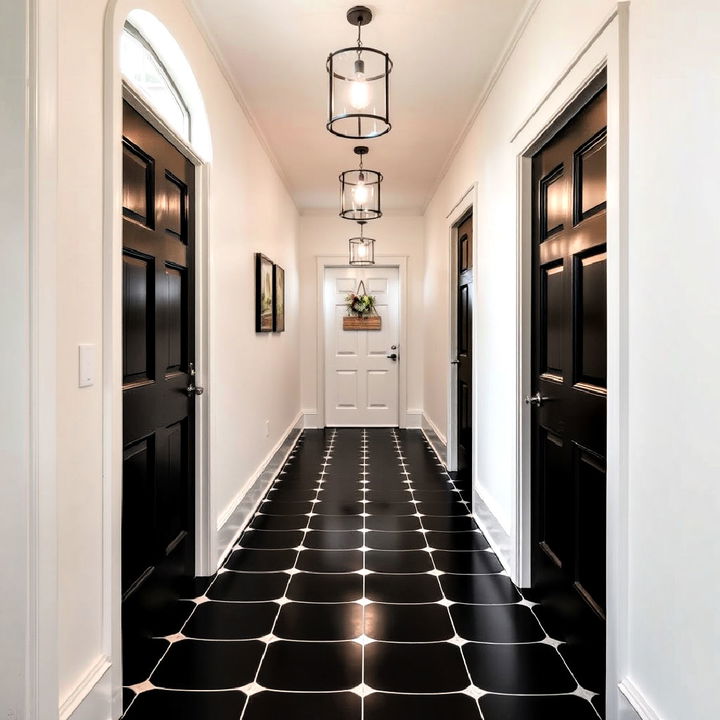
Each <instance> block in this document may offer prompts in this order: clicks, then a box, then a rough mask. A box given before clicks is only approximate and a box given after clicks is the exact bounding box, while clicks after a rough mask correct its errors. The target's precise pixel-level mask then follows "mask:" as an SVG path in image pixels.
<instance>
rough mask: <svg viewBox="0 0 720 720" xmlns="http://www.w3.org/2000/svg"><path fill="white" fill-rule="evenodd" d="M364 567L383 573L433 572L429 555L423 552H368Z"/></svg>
mask: <svg viewBox="0 0 720 720" xmlns="http://www.w3.org/2000/svg"><path fill="white" fill-rule="evenodd" d="M365 567H366V568H367V569H368V570H372V571H373V572H380V573H382V572H384V573H394V574H396V575H397V574H400V573H425V572H429V571H430V570H433V563H432V560H431V558H430V553H428V552H425V551H424V550H407V551H404V552H386V551H383V550H368V551H367V552H366V553H365Z"/></svg>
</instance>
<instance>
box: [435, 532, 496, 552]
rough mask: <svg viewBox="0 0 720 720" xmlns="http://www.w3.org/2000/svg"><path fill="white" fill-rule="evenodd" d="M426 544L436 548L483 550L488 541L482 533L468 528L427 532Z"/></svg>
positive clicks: (486, 546)
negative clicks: (466, 529) (455, 530)
mask: <svg viewBox="0 0 720 720" xmlns="http://www.w3.org/2000/svg"><path fill="white" fill-rule="evenodd" d="M427 541H428V545H430V547H432V548H437V549H438V550H485V549H486V548H488V547H489V545H488V541H487V540H486V539H485V538H484V537H483V535H482V533H479V532H475V531H473V530H468V531H467V532H434V531H433V532H429V533H428V534H427Z"/></svg>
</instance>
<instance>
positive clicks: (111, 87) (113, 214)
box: [102, 0, 215, 717]
mask: <svg viewBox="0 0 720 720" xmlns="http://www.w3.org/2000/svg"><path fill="white" fill-rule="evenodd" d="M133 7H135V6H134V5H133V4H132V3H131V2H130V0H115V1H114V2H111V4H110V6H109V8H108V13H107V15H106V26H105V70H104V72H105V75H104V85H105V98H104V104H105V118H106V122H105V127H104V213H103V214H104V228H103V266H104V271H103V352H102V358H103V513H104V522H103V545H104V548H103V597H104V600H103V604H104V606H103V651H104V653H105V654H106V656H107V661H108V665H109V667H110V670H111V686H112V712H113V717H119V716H120V714H121V712H122V619H121V593H122V591H121V587H122V585H121V568H122V558H121V547H122V544H121V531H122V448H123V418H122V405H123V401H122V234H123V228H122V157H123V156H122V133H123V110H122V102H123V99H126V100H128V102H130V104H131V105H132V106H133V107H134V108H135V109H136V110H137V111H138V112H139V113H140V114H141V115H142V116H143V117H144V118H145V119H146V120H147V121H148V122H149V123H150V124H151V125H152V126H153V127H154V128H155V129H156V130H158V132H160V133H161V134H162V135H163V136H164V137H165V138H167V140H168V141H169V142H170V143H172V144H173V145H174V146H175V147H177V148H178V149H179V150H180V152H182V153H183V154H184V155H185V156H186V157H188V159H190V161H191V162H192V163H193V164H194V165H195V171H196V175H195V225H196V231H195V357H196V359H197V365H198V368H197V371H198V377H197V381H196V382H197V383H198V384H199V385H202V386H204V387H205V388H206V392H205V394H203V395H202V396H199V397H198V398H196V400H195V402H196V406H195V412H196V415H195V572H196V573H197V574H198V575H209V574H211V573H212V572H214V570H215V563H214V562H213V553H214V548H213V544H214V542H215V535H214V532H213V531H214V527H213V523H212V522H211V521H210V486H209V473H208V468H209V443H208V438H209V431H208V430H209V403H210V395H211V379H210V377H209V367H210V365H209V363H210V356H209V323H208V313H209V293H208V273H209V264H208V231H209V228H208V189H209V184H210V166H209V164H208V163H206V162H205V161H203V160H202V159H201V158H200V156H199V155H198V154H197V153H196V152H195V151H194V150H193V148H192V146H190V145H188V143H187V142H185V141H184V140H183V139H182V138H180V137H179V136H178V135H177V134H176V133H175V132H174V131H173V130H172V129H171V128H170V127H169V126H168V125H167V124H166V123H165V122H163V120H162V119H161V118H159V117H158V116H157V114H156V113H155V112H154V111H153V109H152V108H151V107H150V106H149V105H148V104H147V103H146V102H145V101H144V99H143V98H142V97H141V96H140V95H139V94H138V93H137V92H135V91H134V90H133V89H132V87H130V86H129V85H128V84H127V83H126V82H125V81H124V80H123V77H122V74H121V71H120V38H121V34H122V31H123V26H124V23H125V19H126V17H127V15H128V13H129V11H130V10H132V9H133Z"/></svg>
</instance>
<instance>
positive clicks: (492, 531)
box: [472, 489, 518, 583]
mask: <svg viewBox="0 0 720 720" xmlns="http://www.w3.org/2000/svg"><path fill="white" fill-rule="evenodd" d="M472 514H473V517H474V518H475V522H476V523H477V524H478V526H479V527H480V529H481V530H482V531H483V534H484V535H485V539H486V540H487V541H488V543H489V544H490V547H491V548H492V549H493V552H494V553H495V554H496V555H497V556H498V560H500V563H501V564H502V566H503V568H504V570H505V572H506V573H507V574H508V575H509V576H510V579H511V580H512V581H513V582H515V583H516V582H517V580H518V579H517V577H515V572H514V568H513V566H512V563H511V562H510V560H511V558H512V547H513V544H512V538H511V537H510V533H508V531H507V530H506V529H505V527H504V525H503V524H502V522H500V520H499V519H498V517H497V515H496V513H495V512H493V509H492V504H491V503H488V502H487V501H486V499H485V498H484V497H483V496H482V495H480V494H479V493H478V492H477V490H475V489H473V493H472Z"/></svg>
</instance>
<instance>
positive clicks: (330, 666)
mask: <svg viewBox="0 0 720 720" xmlns="http://www.w3.org/2000/svg"><path fill="white" fill-rule="evenodd" d="M361 681H362V648H361V646H360V645H358V643H355V642H311V643H307V642H286V641H284V640H279V641H277V642H274V643H271V644H270V645H269V646H268V649H267V654H266V655H265V659H264V660H263V663H262V666H261V667H260V675H259V677H258V682H259V684H260V685H262V686H263V687H266V688H268V689H271V690H295V691H304V692H312V691H314V692H323V691H325V692H326V691H339V690H350V689H351V688H354V687H356V686H357V685H359V684H360V682H361Z"/></svg>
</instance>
